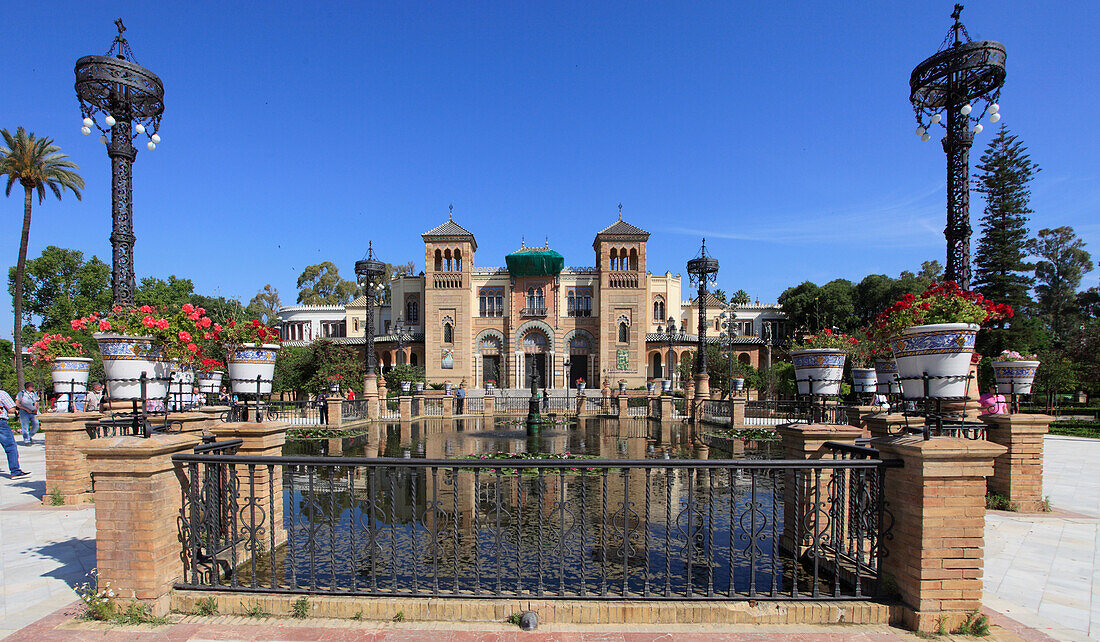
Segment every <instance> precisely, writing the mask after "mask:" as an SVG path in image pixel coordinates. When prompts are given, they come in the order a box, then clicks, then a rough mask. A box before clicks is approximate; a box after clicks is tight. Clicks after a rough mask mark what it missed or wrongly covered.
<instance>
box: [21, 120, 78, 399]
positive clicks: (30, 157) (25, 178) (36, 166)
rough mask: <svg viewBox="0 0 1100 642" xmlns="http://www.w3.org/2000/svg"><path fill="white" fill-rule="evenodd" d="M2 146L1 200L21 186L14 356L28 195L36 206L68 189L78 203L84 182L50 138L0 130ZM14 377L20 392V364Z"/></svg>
mask: <svg viewBox="0 0 1100 642" xmlns="http://www.w3.org/2000/svg"><path fill="white" fill-rule="evenodd" d="M0 136H3V138H4V145H0V175H3V176H6V177H7V179H8V183H7V186H6V187H5V189H4V195H5V196H11V187H12V185H14V184H15V182H16V181H19V184H20V185H22V186H23V233H22V236H21V237H20V239H19V260H18V262H17V263H16V265H15V297H14V298H15V315H14V316H15V331H14V333H13V335H12V336H13V337H14V338H15V349H14V350H15V354H17V355H18V354H22V352H23V275H24V272H25V269H26V265H27V241H28V239H29V238H30V233H31V194H32V193H33V192H35V191H37V192H38V204H39V205H41V204H42V200H43V199H44V198H45V196H46V188H47V187H48V188H49V189H50V191H51V192H53V195H54V196H56V197H57V200H59V201H60V200H61V193H62V192H63V191H64V190H66V189H68V190H70V191H71V192H72V193H73V195H74V196H76V200H78V201H79V200H80V190H82V189H84V179H83V178H81V176H80V174H77V173H76V172H75V171H74V170H77V169H80V167H79V166H78V165H77V164H76V163H74V162H72V161H70V160H66V159H67V158H68V156H67V155H65V154H62V153H61V148H60V147H58V146H57V145H54V144H53V139H51V138H46V137H42V138H37V137H36V136H35V135H34V132H31V133H30V134H28V133H27V132H26V130H24V129H23V128H22V127H20V128H18V129H17V130H16V131H15V135H14V136H12V134H11V132H9V131H8V130H6V129H0ZM15 376H16V380H17V381H18V384H19V389H22V388H23V360H22V359H16V361H15Z"/></svg>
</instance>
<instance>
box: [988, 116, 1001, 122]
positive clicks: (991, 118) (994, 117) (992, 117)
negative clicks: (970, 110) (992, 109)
mask: <svg viewBox="0 0 1100 642" xmlns="http://www.w3.org/2000/svg"><path fill="white" fill-rule="evenodd" d="M1000 119H1001V115H1000V114H992V115H991V116H990V117H989V122H991V123H995V122H997V121H998V120H1000Z"/></svg>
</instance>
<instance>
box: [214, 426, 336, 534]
mask: <svg viewBox="0 0 1100 642" xmlns="http://www.w3.org/2000/svg"><path fill="white" fill-rule="evenodd" d="M288 428H290V425H289V424H285V423H283V422H264V423H259V424H258V423H254V422H253V423H249V422H243V421H242V422H238V423H225V424H220V425H219V426H217V427H215V428H214V429H213V430H212V432H213V433H214V436H215V437H217V439H218V441H226V440H229V439H240V440H241V441H243V442H244V443H242V444H241V447H240V448H238V449H237V454H238V455H241V456H243V457H278V456H279V455H282V454H283V445H284V444H285V443H286V431H287V429H288ZM335 441H337V442H341V440H340V439H336V440H335ZM235 470H236V471H237V483H238V488H239V491H238V493H239V496H238V497H239V498H238V499H237V505H238V506H247V505H248V504H249V502H250V500H251V498H252V497H255V499H256V506H258V507H259V508H260V509H261V510H262V514H263V515H265V516H266V515H267V513H268V511H269V510H274V513H273V516H272V517H270V518H268V519H267V520H266V523H265V524H263V526H264V527H265V528H274V529H275V544H276V545H279V544H281V543H283V542H284V541H286V529H284V528H283V467H282V466H273V467H271V469H270V470H269V469H268V467H267V466H255V467H254V468H253V469H252V471H251V472H250V471H249V467H248V466H247V465H237V466H236V467H235ZM269 478H270V482H271V483H270V485H269V483H268V482H269ZM252 493H254V495H253V494H252ZM241 519H242V520H247V519H248V514H246V513H245V512H243V511H242V512H241ZM257 519H259V518H257ZM265 543H266V541H265Z"/></svg>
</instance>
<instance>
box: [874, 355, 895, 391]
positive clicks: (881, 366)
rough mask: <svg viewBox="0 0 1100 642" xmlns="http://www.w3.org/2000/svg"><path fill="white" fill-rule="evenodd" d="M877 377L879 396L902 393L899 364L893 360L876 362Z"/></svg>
mask: <svg viewBox="0 0 1100 642" xmlns="http://www.w3.org/2000/svg"><path fill="white" fill-rule="evenodd" d="M875 377H876V378H877V379H878V390H877V392H878V393H879V394H882V395H886V394H898V393H900V392H901V384H900V383H898V363H897V362H896V361H894V360H893V359H879V360H878V361H876V362H875Z"/></svg>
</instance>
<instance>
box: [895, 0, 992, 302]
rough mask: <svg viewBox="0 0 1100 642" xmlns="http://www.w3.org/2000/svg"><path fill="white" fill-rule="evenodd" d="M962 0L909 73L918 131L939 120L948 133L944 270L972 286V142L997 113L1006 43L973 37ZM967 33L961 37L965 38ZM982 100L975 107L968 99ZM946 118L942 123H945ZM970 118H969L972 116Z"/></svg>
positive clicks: (924, 131)
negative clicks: (934, 48)
mask: <svg viewBox="0 0 1100 642" xmlns="http://www.w3.org/2000/svg"><path fill="white" fill-rule="evenodd" d="M962 9H963V6H962V5H961V4H957V5H955V11H954V12H953V13H952V14H951V17H952V18H953V19H954V20H955V23H954V24H953V25H952V26H951V31H950V32H949V33H948V34H947V38H945V39H944V41H943V45H942V46H941V47H940V51H938V52H936V53H935V54H934V55H932V56H931V57H930V58H927V59H926V60H924V62H922V63H920V64H919V65H917V67H916V68H915V69H913V74H912V75H911V76H910V77H909V88H910V94H909V101H910V102H911V103H912V104H913V110H914V111H915V112H916V117H917V136H919V137H920V139H921V140H922V141H926V142H927V141H928V140H930V139H931V138H932V135H931V134H930V133H929V132H928V129H929V128H930V127H931V126H932V125H940V126H941V127H944V129H946V131H947V133H946V135H945V136H944V137H943V151H944V152H945V153H946V154H947V228H946V229H945V230H944V236H945V237H947V270H946V279H947V280H953V281H956V282H958V284H959V286H961V287H962V288H964V289H967V288H969V286H970V146H971V145H972V144H973V143H974V135H975V134H979V133H981V131H982V124H981V122H979V121H981V119H982V117H983V116H985V115H986V114H988V115H989V122H991V123H995V122H997V121H998V120H1000V119H1001V114H1000V105H998V104H997V101H998V100H999V99H1000V95H1001V87H1002V86H1003V85H1004V82H1005V47H1004V45H1003V44H1001V43H999V42H996V41H993V40H979V41H976V42H975V41H971V40H970V34H968V33H967V31H966V27H964V26H963V24H962V23H961V22H959V16H960V15H961V14H962ZM963 38H965V39H966V40H965V42H964V41H963ZM948 43H951V44H950V45H949V44H948ZM975 102H982V103H984V107H983V108H982V109H981V110H980V111H979V110H978V109H976V108H975V106H974V105H972V104H971V103H975ZM944 120H946V121H947V122H946V124H944V122H943V121H944ZM972 121H973V122H972Z"/></svg>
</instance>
